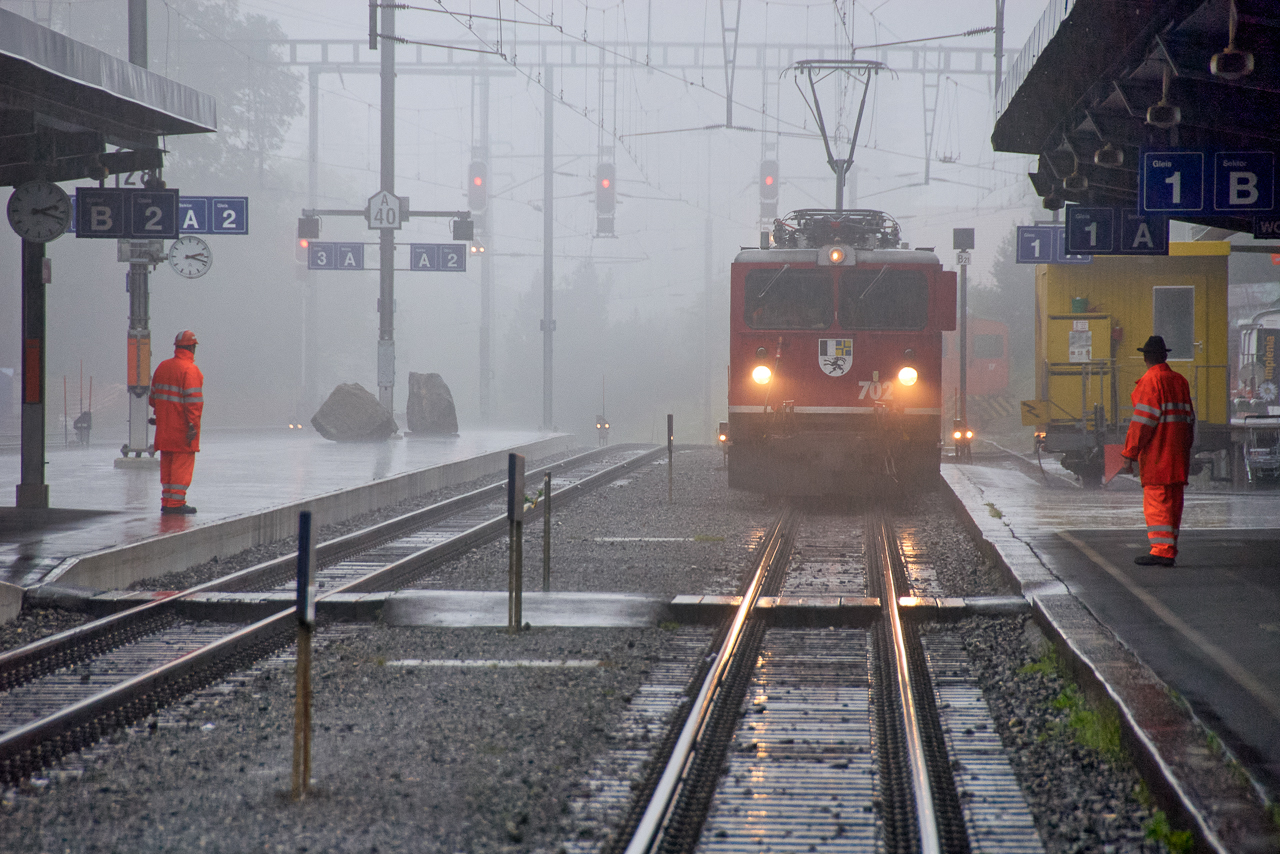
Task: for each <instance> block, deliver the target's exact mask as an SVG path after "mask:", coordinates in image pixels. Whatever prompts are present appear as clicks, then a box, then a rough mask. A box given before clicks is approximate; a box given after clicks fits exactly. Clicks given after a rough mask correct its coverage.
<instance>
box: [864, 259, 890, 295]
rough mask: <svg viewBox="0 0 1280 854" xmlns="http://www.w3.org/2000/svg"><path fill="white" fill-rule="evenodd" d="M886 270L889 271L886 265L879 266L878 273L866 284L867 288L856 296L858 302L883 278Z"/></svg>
mask: <svg viewBox="0 0 1280 854" xmlns="http://www.w3.org/2000/svg"><path fill="white" fill-rule="evenodd" d="M887 272H889V268H888V267H881V268H880V275H878V276H876V277H875V278H874V279H872V280H871V284H869V285H867V289H866V290H865V291H863V292H862V294H861V295H860V296H859V297H858V302H862V300H863V298H864V297H865V296H866V295H867V294H869V293H871V289H872V288H874V287H875V286H876V285H877V284H878V283H879V282H880V280H881V279H883V278H884V274H885V273H887Z"/></svg>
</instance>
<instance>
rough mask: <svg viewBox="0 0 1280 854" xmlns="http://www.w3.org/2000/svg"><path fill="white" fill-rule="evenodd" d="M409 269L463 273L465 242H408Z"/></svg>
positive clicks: (464, 268) (465, 253) (465, 256)
mask: <svg viewBox="0 0 1280 854" xmlns="http://www.w3.org/2000/svg"><path fill="white" fill-rule="evenodd" d="M409 269H410V270H416V271H419V272H424V273H465V272H466V271H467V245H466V244H465V243H410V244H409Z"/></svg>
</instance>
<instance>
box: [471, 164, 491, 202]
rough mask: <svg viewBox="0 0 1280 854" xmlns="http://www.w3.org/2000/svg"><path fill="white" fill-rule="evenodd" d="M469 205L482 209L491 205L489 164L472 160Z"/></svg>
mask: <svg viewBox="0 0 1280 854" xmlns="http://www.w3.org/2000/svg"><path fill="white" fill-rule="evenodd" d="M467 207H468V208H470V209H471V210H473V211H482V210H485V209H486V208H488V207H489V164H487V163H485V162H484V161H483V160H472V161H471V171H470V178H469V179H468V181H467Z"/></svg>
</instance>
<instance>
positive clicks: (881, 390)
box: [858, 380, 893, 400]
mask: <svg viewBox="0 0 1280 854" xmlns="http://www.w3.org/2000/svg"><path fill="white" fill-rule="evenodd" d="M868 397H870V398H871V399H872V400H892V399H893V383H891V382H884V383H880V382H872V381H871V380H859V381H858V400H866V399H867V398H868Z"/></svg>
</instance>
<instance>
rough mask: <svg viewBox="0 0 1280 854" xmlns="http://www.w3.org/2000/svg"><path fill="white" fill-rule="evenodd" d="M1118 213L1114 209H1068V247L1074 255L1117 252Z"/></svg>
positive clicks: (1068, 250) (1075, 207)
mask: <svg viewBox="0 0 1280 854" xmlns="http://www.w3.org/2000/svg"><path fill="white" fill-rule="evenodd" d="M1115 235H1116V211H1115V210H1114V209H1113V208H1087V207H1084V206H1076V205H1072V206H1070V207H1068V208H1067V247H1066V251H1067V252H1069V253H1071V254H1073V255H1084V254H1090V255H1109V254H1111V253H1112V252H1114V251H1115V248H1116V247H1115V241H1116V238H1115Z"/></svg>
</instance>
